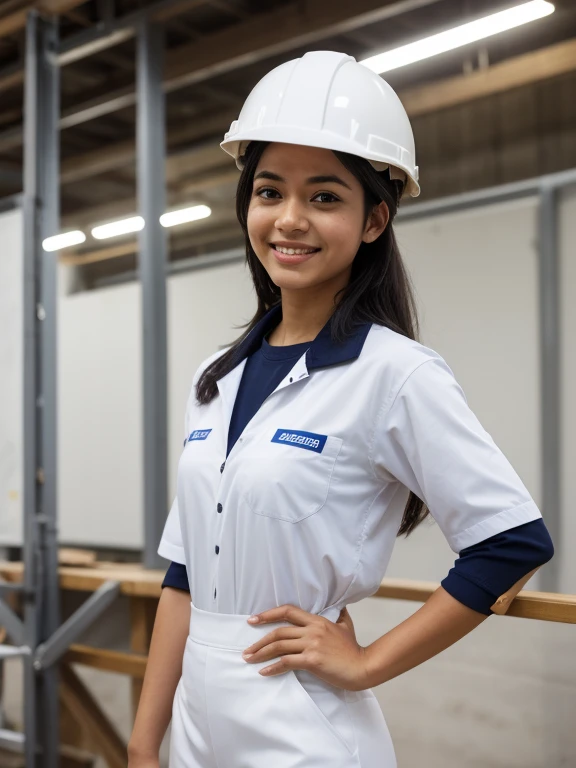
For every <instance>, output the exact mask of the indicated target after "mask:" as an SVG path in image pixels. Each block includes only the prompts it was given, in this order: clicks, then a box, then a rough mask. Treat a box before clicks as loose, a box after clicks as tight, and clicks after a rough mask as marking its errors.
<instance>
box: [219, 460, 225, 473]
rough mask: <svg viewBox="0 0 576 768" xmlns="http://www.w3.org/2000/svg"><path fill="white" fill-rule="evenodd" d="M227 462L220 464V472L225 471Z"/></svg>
mask: <svg viewBox="0 0 576 768" xmlns="http://www.w3.org/2000/svg"><path fill="white" fill-rule="evenodd" d="M225 464H226V462H223V463H222V465H221V466H220V472H224V465H225Z"/></svg>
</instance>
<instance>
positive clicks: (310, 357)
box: [235, 304, 372, 369]
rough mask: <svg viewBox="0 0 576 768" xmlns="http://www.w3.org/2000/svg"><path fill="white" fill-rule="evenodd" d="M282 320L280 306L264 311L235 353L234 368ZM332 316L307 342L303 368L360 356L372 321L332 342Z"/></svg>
mask: <svg viewBox="0 0 576 768" xmlns="http://www.w3.org/2000/svg"><path fill="white" fill-rule="evenodd" d="M281 319H282V305H281V304H275V305H274V306H273V307H272V308H271V309H269V310H268V312H267V313H266V314H265V315H264V316H263V317H262V318H260V320H259V321H258V323H257V324H256V325H255V326H254V328H253V329H252V330H251V331H250V333H249V334H248V336H247V337H246V338H245V339H244V341H243V342H242V343H241V344H240V346H239V347H238V348H237V350H236V355H235V365H238V364H239V363H241V362H242V360H244V358H245V357H248V356H249V355H251V354H252V353H253V352H255V351H256V350H257V349H259V348H260V346H261V344H262V339H263V338H264V336H266V334H267V333H268V332H269V331H271V330H272V329H273V328H275V327H276V326H277V325H278V323H279V322H280V320H281ZM331 323H332V317H330V318H329V319H328V321H327V323H326V325H325V326H324V327H323V328H322V330H321V331H320V332H319V333H318V335H317V336H316V338H315V339H314V341H311V342H310V348H309V349H308V351H307V352H306V365H307V367H308V369H311V368H321V367H324V366H327V365H336V364H338V363H346V362H349V361H351V360H355V359H356V358H357V357H359V356H360V353H361V352H362V347H363V346H364V342H365V341H366V337H367V336H368V333H369V331H370V328H371V327H372V322H366V323H362V324H360V325H358V326H357V327H356V328H355V329H354V331H353V333H352V334H351V335H350V336H348V338H347V339H346V340H345V341H341V342H337V341H332V339H331V337H330V328H331Z"/></svg>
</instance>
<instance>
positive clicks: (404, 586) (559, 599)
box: [0, 562, 576, 650]
mask: <svg viewBox="0 0 576 768" xmlns="http://www.w3.org/2000/svg"><path fill="white" fill-rule="evenodd" d="M97 565H98V567H97V568H64V567H61V568H59V571H60V585H61V586H62V587H63V588H64V589H81V590H87V591H92V592H93V591H95V590H96V589H98V587H99V586H101V585H102V584H103V583H104V582H105V581H107V580H108V579H115V580H117V581H120V583H121V592H122V594H125V595H130V596H132V595H133V596H136V597H149V598H150V597H160V594H161V592H162V586H161V585H162V581H163V579H164V571H146V570H144V569H143V568H142V567H141V566H140V565H139V564H125V565H120V564H118V563H99V564H97ZM22 571H23V566H22V563H5V562H0V576H1V577H2V578H4V579H6V581H12V582H14V581H16V582H18V581H21V580H22ZM439 586H440V585H439V584H437V583H435V582H429V581H411V580H407V579H392V578H386V579H383V581H382V583H381V585H380V587H379V589H378V590H377V592H376V593H375V594H374V597H387V598H393V599H396V600H415V601H419V602H425V601H426V600H427V599H428V598H429V597H430V595H431V594H432V592H434V591H435V590H436V589H438V587H439ZM506 615H507V616H520V617H522V618H526V619H540V620H542V621H559V622H562V623H566V624H576V595H564V594H556V593H554V592H532V591H528V590H523V591H522V592H520V593H519V594H518V596H517V597H516V598H515V599H514V601H513V602H512V604H511V606H510V608H509V609H508V613H507V614H506ZM134 650H136V649H134Z"/></svg>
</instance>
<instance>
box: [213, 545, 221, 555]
mask: <svg viewBox="0 0 576 768" xmlns="http://www.w3.org/2000/svg"><path fill="white" fill-rule="evenodd" d="M214 551H215V552H216V554H218V552H220V547H219V546H218V544H216V546H215V547H214Z"/></svg>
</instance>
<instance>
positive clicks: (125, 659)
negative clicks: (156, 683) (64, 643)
mask: <svg viewBox="0 0 576 768" xmlns="http://www.w3.org/2000/svg"><path fill="white" fill-rule="evenodd" d="M64 661H65V662H66V663H67V664H82V665H83V666H85V667H92V668H93V669H101V670H103V671H104V672H117V673H118V674H121V675H129V676H130V677H134V678H137V679H139V680H142V679H143V678H144V673H145V672H146V664H147V662H148V656H147V655H146V654H143V653H125V652H124V651H110V650H108V649H107V648H93V647H92V646H88V645H79V644H77V645H71V646H70V650H69V651H68V652H67V654H66V656H65V657H64Z"/></svg>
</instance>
